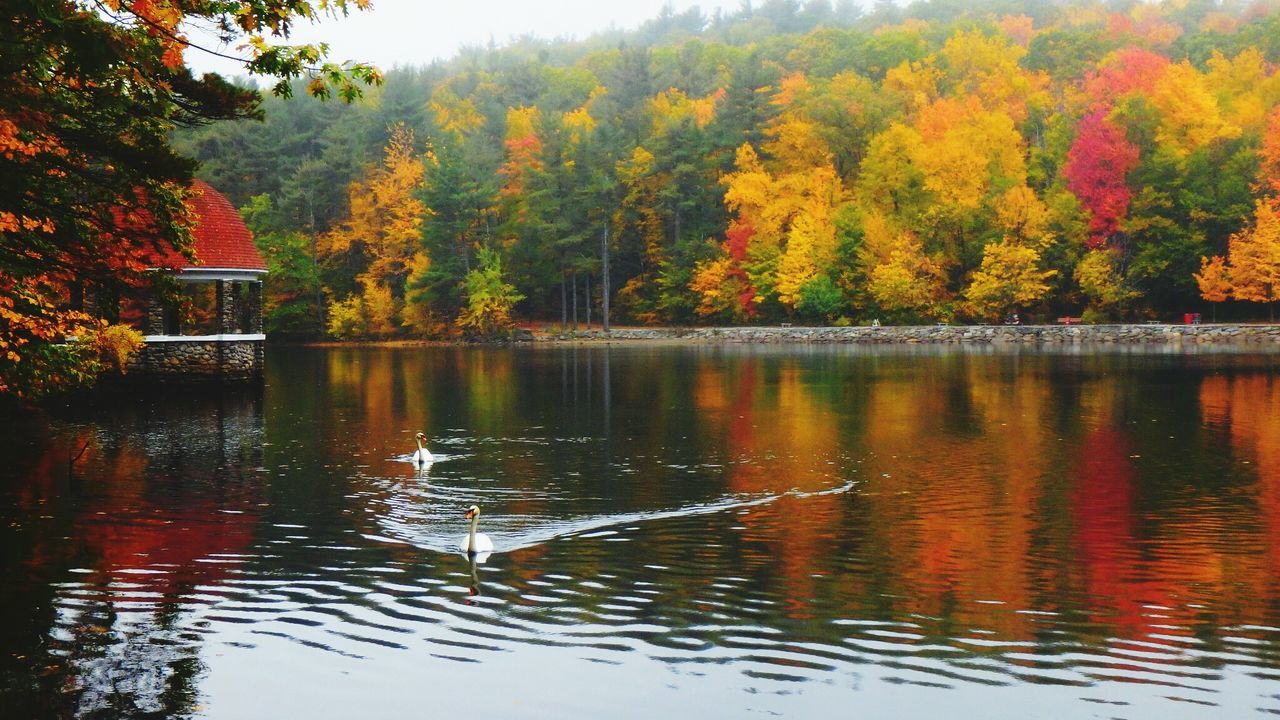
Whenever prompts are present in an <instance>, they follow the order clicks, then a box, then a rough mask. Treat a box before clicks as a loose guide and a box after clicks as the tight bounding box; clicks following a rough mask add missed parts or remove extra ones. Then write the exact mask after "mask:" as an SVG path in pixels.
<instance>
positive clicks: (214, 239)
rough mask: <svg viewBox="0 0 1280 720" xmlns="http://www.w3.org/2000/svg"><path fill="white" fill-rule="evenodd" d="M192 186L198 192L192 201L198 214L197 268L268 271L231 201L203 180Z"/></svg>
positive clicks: (196, 230) (194, 232) (195, 233)
mask: <svg viewBox="0 0 1280 720" xmlns="http://www.w3.org/2000/svg"><path fill="white" fill-rule="evenodd" d="M192 187H193V188H194V189H195V191H196V192H195V197H194V198H192V200H191V206H192V209H193V210H194V211H195V215H196V226H195V230H194V231H193V233H192V234H193V235H195V237H196V246H195V251H196V265H195V266H194V267H197V268H232V269H236V270H266V269H267V263H266V262H264V261H263V259H262V255H260V254H259V253H258V248H256V247H254V245H253V233H251V232H249V228H247V227H245V224H244V220H242V219H240V213H239V212H238V211H237V210H236V208H235V206H234V205H232V204H231V201H230V200H228V199H227V198H226V196H225V195H223V194H222V193H220V192H218V191H217V190H214V189H213V187H211V186H210V185H209V183H207V182H205V181H203V180H196V181H195V182H194V183H193V184H192ZM183 264H184V266H186V268H190V267H191V266H188V265H186V263H183Z"/></svg>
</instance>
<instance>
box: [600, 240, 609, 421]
mask: <svg viewBox="0 0 1280 720" xmlns="http://www.w3.org/2000/svg"><path fill="white" fill-rule="evenodd" d="M600 265H601V267H602V269H601V271H600V283H601V285H600V310H601V312H602V313H603V315H604V320H603V324H602V325H601V328H602V329H603V330H604V331H605V332H609V226H608V225H605V226H604V236H603V237H602V238H601V239H600ZM605 367H608V366H607V365H606V366H605ZM606 397H607V396H606Z"/></svg>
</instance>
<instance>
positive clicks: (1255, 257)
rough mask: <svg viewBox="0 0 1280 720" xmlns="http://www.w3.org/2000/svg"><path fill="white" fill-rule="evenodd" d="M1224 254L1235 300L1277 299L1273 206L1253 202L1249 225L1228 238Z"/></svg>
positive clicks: (1277, 222) (1279, 267) (1279, 222)
mask: <svg viewBox="0 0 1280 720" xmlns="http://www.w3.org/2000/svg"><path fill="white" fill-rule="evenodd" d="M1227 253H1228V260H1229V263H1230V273H1231V294H1232V296H1233V297H1235V299H1237V300H1247V301H1250V302H1261V303H1273V302H1275V301H1276V300H1280V213H1278V212H1277V210H1276V206H1275V204H1273V203H1271V202H1268V201H1266V200H1259V201H1257V204H1256V205H1255V206H1254V213H1253V224H1252V226H1251V227H1247V228H1245V229H1243V230H1241V231H1240V232H1238V233H1236V234H1234V235H1232V236H1231V239H1230V240H1229V241H1228V245H1227Z"/></svg>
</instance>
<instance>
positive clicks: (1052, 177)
mask: <svg viewBox="0 0 1280 720" xmlns="http://www.w3.org/2000/svg"><path fill="white" fill-rule="evenodd" d="M1278 65H1280V4H1278V3H1276V2H1274V1H1270V0H1269V1H1264V2H1258V3H1254V4H1252V5H1247V6H1246V5H1235V4H1218V3H1214V2H1200V1H1197V0H1179V1H1176V2H1165V3H1161V4H1146V3H1137V2H1113V3H1103V4H1099V3H1094V2H1074V1H1073V2H1066V3H1051V2H1025V3H1024V2H1018V3H1014V2H1007V1H1001V0H995V1H992V2H986V3H982V2H979V3H977V4H975V3H966V4H960V3H957V2H952V1H950V0H937V1H935V2H927V3H916V4H914V5H911V6H908V7H906V8H899V7H897V6H895V5H894V4H892V3H879V4H877V5H876V6H875V8H874V10H873V11H872V12H870V13H868V14H865V15H864V14H860V13H859V12H858V11H857V10H856V6H855V5H853V4H851V3H840V4H839V5H838V6H834V7H833V6H832V5H831V4H829V3H828V2H825V1H824V0H813V1H812V2H809V3H807V4H800V3H797V2H788V1H786V0H770V1H769V2H766V3H763V4H761V5H760V6H759V7H752V6H750V5H744V6H743V8H742V9H740V10H739V11H737V12H735V13H728V14H725V13H717V14H716V15H715V16H711V17H708V16H705V15H703V14H702V13H701V12H699V11H696V10H695V11H690V12H687V13H672V12H667V13H664V14H662V15H661V16H660V17H658V18H656V19H654V20H652V21H650V22H649V23H647V24H645V25H644V26H643V27H641V28H639V29H638V30H636V31H633V32H628V33H614V34H611V35H607V36H599V37H594V38H591V39H588V40H586V41H583V42H575V43H569V42H556V43H549V42H542V41H538V40H535V39H526V40H522V41H519V42H516V43H513V44H511V45H509V46H506V47H500V48H484V49H480V48H476V49H468V50H466V51H464V52H462V53H460V54H459V56H458V57H456V58H454V59H453V60H451V61H449V62H447V63H439V64H435V65H431V66H429V67H421V68H393V69H390V70H388V71H387V72H386V82H385V84H384V85H383V86H382V87H381V88H379V89H377V90H375V91H371V92H369V93H368V97H367V99H366V101H365V102H363V103H357V104H354V105H349V106H348V105H341V104H337V103H322V102H318V101H314V100H310V99H306V98H304V97H297V98H295V99H292V100H282V99H269V100H268V101H267V102H266V103H265V111H266V112H265V117H266V119H265V122H261V123H259V122H255V121H238V122H222V123H216V124H213V125H210V126H206V127H200V128H194V129H188V130H184V131H182V132H181V134H179V135H178V136H176V137H175V139H174V142H175V144H176V145H177V146H178V148H179V149H180V150H183V151H185V152H186V153H188V154H190V155H192V156H194V157H196V158H197V159H198V160H199V161H200V162H201V163H202V165H201V168H200V170H199V171H198V175H199V176H201V177H203V178H204V179H206V180H208V181H209V182H210V183H211V184H212V185H214V186H215V187H216V188H218V189H219V190H221V191H222V192H224V193H226V194H227V195H228V196H229V197H231V198H232V200H233V202H235V203H236V204H237V205H238V206H241V207H242V208H243V212H244V214H245V217H246V219H247V221H248V222H249V224H250V227H251V228H252V229H253V230H254V231H255V233H256V234H257V239H258V242H259V244H260V246H261V248H262V250H263V252H264V255H265V256H266V257H267V258H268V262H269V264H270V267H271V275H270V276H269V283H268V302H267V325H268V329H269V331H271V332H273V333H276V334H281V335H292V336H320V335H325V334H328V335H331V336H334V337H338V338H365V337H368V338H380V337H397V336H413V337H439V336H446V335H450V334H456V333H459V332H462V333H475V334H489V333H493V332H500V331H501V330H502V329H503V328H506V327H508V326H509V325H510V324H511V323H512V322H513V321H515V320H525V321H534V322H546V323H558V322H574V321H575V320H576V321H577V322H584V321H586V320H587V319H588V315H590V317H591V319H593V320H598V319H599V317H600V313H601V310H602V308H603V307H604V305H605V302H606V299H607V302H608V306H609V308H610V314H611V318H612V320H613V321H614V322H618V323H637V324H694V323H699V324H704V323H705V324H712V323H716V324H728V323H755V322H778V321H787V322H797V323H835V324H848V323H852V324H869V323H870V322H871V321H872V319H873V318H874V319H879V320H880V321H882V322H895V323H907V322H916V323H920V322H927V323H932V322H937V321H943V322H993V321H999V320H1000V319H1002V318H1003V317H1004V316H1005V315H1006V314H1007V313H1010V312H1015V311H1016V312H1019V313H1021V314H1023V315H1024V317H1025V316H1029V317H1031V318H1033V319H1037V320H1042V321H1050V322H1051V321H1053V319H1054V318H1056V317H1058V316H1061V315H1072V316H1080V315H1083V316H1084V317H1085V319H1086V321H1105V320H1138V319H1145V318H1164V319H1170V318H1172V317H1180V316H1181V313H1182V312H1184V311H1190V310H1196V311H1201V310H1203V311H1206V316H1205V317H1206V319H1208V311H1209V308H1210V304H1211V303H1212V304H1213V305H1214V307H1215V308H1217V304H1218V303H1224V305H1223V306H1222V307H1221V308H1220V309H1215V311H1217V312H1218V315H1219V318H1220V319H1221V317H1224V316H1231V317H1236V318H1241V319H1249V318H1266V317H1267V316H1268V314H1269V313H1270V304H1271V303H1273V301H1275V300H1276V299H1277V297H1278V296H1280V216H1278V215H1277V213H1278V212H1280V72H1278V67H1277V66H1278ZM1219 310H1220V311H1219Z"/></svg>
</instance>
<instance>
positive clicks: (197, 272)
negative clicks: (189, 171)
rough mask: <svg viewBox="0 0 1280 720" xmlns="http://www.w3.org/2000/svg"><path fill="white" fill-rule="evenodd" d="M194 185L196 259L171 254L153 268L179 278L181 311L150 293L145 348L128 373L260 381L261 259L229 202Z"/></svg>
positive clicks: (207, 188) (263, 269)
mask: <svg viewBox="0 0 1280 720" xmlns="http://www.w3.org/2000/svg"><path fill="white" fill-rule="evenodd" d="M193 187H194V189H195V191H196V192H195V198H194V199H193V201H192V206H193V210H194V213H195V216H196V224H195V227H194V229H193V235H194V236H195V248H194V251H195V257H196V260H195V262H194V263H193V262H191V261H190V260H188V259H187V258H183V257H181V256H179V255H177V254H176V253H174V254H173V256H171V257H168V258H163V259H159V260H157V261H156V263H157V264H156V267H155V268H154V269H155V270H156V271H157V272H163V273H166V274H168V275H169V276H170V277H172V278H173V279H174V280H175V281H177V283H178V284H179V286H180V290H181V291H182V292H181V294H182V296H183V297H184V298H185V301H184V304H185V305H187V307H186V308H184V310H186V312H179V308H178V307H177V306H176V305H174V304H172V303H165V302H162V301H160V300H158V299H156V298H153V299H152V300H151V301H150V302H149V303H148V304H147V309H146V318H145V321H144V324H145V327H144V328H143V332H144V335H145V337H146V346H145V347H144V348H143V349H142V351H141V352H140V353H138V354H137V356H136V357H135V358H134V360H133V361H132V362H131V363H130V371H131V372H136V373H139V374H142V375H146V376H154V377H160V378H167V379H217V380H255V379H261V377H262V370H263V365H264V363H265V357H264V351H263V343H264V341H265V340H266V335H264V334H263V332H262V281H263V278H264V277H265V276H266V274H267V264H266V263H265V262H264V261H263V259H262V255H261V254H259V253H258V249H257V248H256V247H254V244H253V234H252V233H250V232H249V228H248V227H246V226H245V224H244V221H243V220H241V218H240V213H239V212H237V211H236V208H235V206H233V205H232V204H231V202H230V201H229V200H227V198H226V197H225V196H224V195H223V194H222V193H220V192H218V191H217V190H214V189H213V188H212V187H211V186H210V185H209V184H208V183H206V182H203V181H201V180H196V181H195V183H194V184H193Z"/></svg>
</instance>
